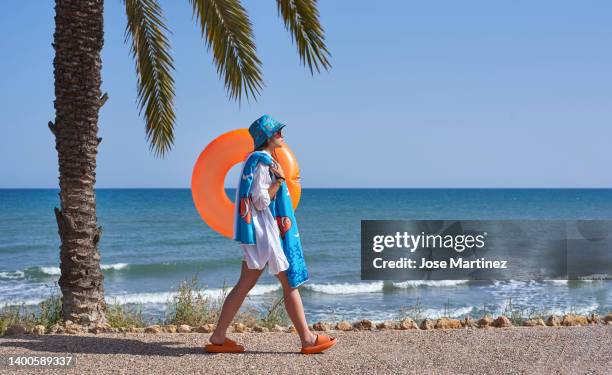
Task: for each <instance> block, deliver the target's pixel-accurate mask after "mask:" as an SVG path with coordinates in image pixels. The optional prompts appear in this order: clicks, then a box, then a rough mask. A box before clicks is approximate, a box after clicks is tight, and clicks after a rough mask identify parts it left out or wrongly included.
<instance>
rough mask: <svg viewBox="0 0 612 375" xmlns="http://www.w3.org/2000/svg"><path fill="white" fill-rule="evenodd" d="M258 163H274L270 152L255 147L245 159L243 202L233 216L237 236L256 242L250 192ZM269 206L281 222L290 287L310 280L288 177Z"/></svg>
mask: <svg viewBox="0 0 612 375" xmlns="http://www.w3.org/2000/svg"><path fill="white" fill-rule="evenodd" d="M258 163H264V164H265V165H270V164H273V163H274V160H273V159H272V158H271V157H270V155H268V154H267V153H265V152H263V151H256V152H253V153H252V154H251V156H250V157H249V158H248V159H247V161H246V162H245V163H244V168H243V170H242V177H241V180H240V188H239V190H238V199H239V201H238V202H236V203H237V204H239V205H240V206H239V208H238V210H237V213H238V214H237V217H236V218H234V220H235V224H236V225H234V229H235V233H234V240H236V241H239V242H241V243H243V244H250V245H252V244H255V228H254V227H253V220H251V210H252V209H253V203H252V202H251V199H250V197H249V193H250V192H251V185H252V184H253V174H254V172H255V168H257V164H258ZM268 208H269V209H270V212H271V213H272V216H273V217H274V219H275V220H276V223H277V224H278V229H279V233H280V237H281V244H282V245H283V252H284V253H285V256H286V257H287V260H288V261H289V269H287V270H286V271H285V272H286V274H287V279H288V280H289V284H290V285H291V287H293V288H297V287H298V286H300V285H301V284H303V283H304V282H306V281H308V269H307V268H306V262H305V261H304V254H303V252H302V243H301V242H300V234H299V232H298V227H297V222H296V220H295V214H294V211H293V205H292V203H291V196H290V195H289V189H288V188H287V185H286V184H285V181H281V186H280V188H279V189H278V192H277V193H276V195H275V197H274V199H272V200H271V201H270V205H269V206H268Z"/></svg>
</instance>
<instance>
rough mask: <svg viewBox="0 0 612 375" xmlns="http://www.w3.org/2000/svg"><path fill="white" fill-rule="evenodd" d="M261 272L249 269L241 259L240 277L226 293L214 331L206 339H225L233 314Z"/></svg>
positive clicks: (217, 340)
mask: <svg viewBox="0 0 612 375" xmlns="http://www.w3.org/2000/svg"><path fill="white" fill-rule="evenodd" d="M262 272H263V269H260V270H258V269H250V268H248V267H247V264H246V261H244V260H243V261H242V271H241V273H240V279H239V280H238V283H236V286H234V287H233V288H232V290H231V291H230V292H229V293H228V294H227V297H226V298H225V301H224V302H223V307H222V309H221V316H220V317H219V321H218V322H217V326H216V327H215V331H214V332H213V334H212V335H210V337H209V338H208V341H210V342H212V343H213V344H222V343H223V341H225V332H226V331H227V327H229V325H230V323H231V322H232V320H233V319H234V316H235V315H236V313H237V312H238V310H239V309H240V306H241V305H242V303H243V302H244V299H245V298H246V296H247V294H248V293H249V291H250V290H251V289H252V288H253V287H254V286H255V284H256V283H257V279H259V276H260V275H261V273H262Z"/></svg>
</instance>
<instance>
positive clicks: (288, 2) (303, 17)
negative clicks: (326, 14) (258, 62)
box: [277, 0, 331, 74]
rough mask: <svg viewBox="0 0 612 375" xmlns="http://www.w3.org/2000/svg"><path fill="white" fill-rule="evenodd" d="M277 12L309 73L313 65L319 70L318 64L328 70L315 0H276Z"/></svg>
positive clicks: (326, 51) (328, 64) (329, 65)
mask: <svg viewBox="0 0 612 375" xmlns="http://www.w3.org/2000/svg"><path fill="white" fill-rule="evenodd" d="M277 5H278V13H279V15H281V16H282V18H283V21H284V22H285V29H287V30H289V32H290V33H291V39H292V41H295V42H296V45H297V48H298V53H299V54H300V60H301V61H302V64H304V65H306V64H308V68H310V74H314V72H313V67H314V68H315V69H316V70H317V72H320V70H319V66H321V67H322V68H324V69H325V70H328V69H329V68H331V64H330V62H329V60H328V59H327V58H328V56H330V53H329V51H328V50H327V47H326V46H325V41H324V40H325V37H324V33H323V27H322V26H321V23H320V22H319V11H318V10H317V2H316V0H277Z"/></svg>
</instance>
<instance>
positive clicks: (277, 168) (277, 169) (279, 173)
mask: <svg viewBox="0 0 612 375" xmlns="http://www.w3.org/2000/svg"><path fill="white" fill-rule="evenodd" d="M270 169H271V170H272V173H274V174H275V175H276V177H282V178H285V171H283V167H282V166H281V165H280V163H274V164H271V165H270Z"/></svg>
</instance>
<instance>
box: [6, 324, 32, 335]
mask: <svg viewBox="0 0 612 375" xmlns="http://www.w3.org/2000/svg"><path fill="white" fill-rule="evenodd" d="M26 333H28V329H27V328H26V326H24V325H23V324H13V325H12V326H10V327H8V328H7V329H6V331H5V332H4V334H5V335H7V336H19V335H25V334H26Z"/></svg>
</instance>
